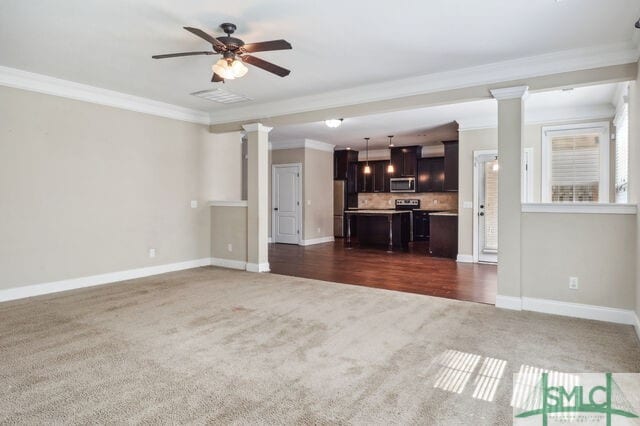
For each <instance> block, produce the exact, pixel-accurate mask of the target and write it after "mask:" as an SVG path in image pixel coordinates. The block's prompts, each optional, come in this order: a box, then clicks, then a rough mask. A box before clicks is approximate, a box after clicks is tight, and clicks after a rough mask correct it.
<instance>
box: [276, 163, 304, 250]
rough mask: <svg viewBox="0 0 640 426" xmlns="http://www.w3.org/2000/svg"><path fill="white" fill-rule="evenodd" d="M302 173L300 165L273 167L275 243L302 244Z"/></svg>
mask: <svg viewBox="0 0 640 426" xmlns="http://www.w3.org/2000/svg"><path fill="white" fill-rule="evenodd" d="M300 171H301V166H300V165H299V164H295V165H276V166H273V184H272V185H273V186H272V194H273V199H272V208H273V227H272V228H273V229H272V231H273V232H272V233H273V242H274V243H286V244H298V243H299V242H300V221H301V218H300Z"/></svg>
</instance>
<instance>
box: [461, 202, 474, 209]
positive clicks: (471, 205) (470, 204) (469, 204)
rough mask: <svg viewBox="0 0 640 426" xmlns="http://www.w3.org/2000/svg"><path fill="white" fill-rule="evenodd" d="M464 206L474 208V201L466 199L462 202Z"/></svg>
mask: <svg viewBox="0 0 640 426" xmlns="http://www.w3.org/2000/svg"><path fill="white" fill-rule="evenodd" d="M462 208H465V209H472V208H473V201H464V202H463V203H462Z"/></svg>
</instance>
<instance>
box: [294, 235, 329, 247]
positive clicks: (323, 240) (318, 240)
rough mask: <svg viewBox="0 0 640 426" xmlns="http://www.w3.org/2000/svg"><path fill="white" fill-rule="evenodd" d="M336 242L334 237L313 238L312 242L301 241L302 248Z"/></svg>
mask: <svg viewBox="0 0 640 426" xmlns="http://www.w3.org/2000/svg"><path fill="white" fill-rule="evenodd" d="M334 241H335V238H334V237H320V238H312V239H310V240H301V241H300V244H299V245H301V246H312V245H314V244H323V243H332V242H334Z"/></svg>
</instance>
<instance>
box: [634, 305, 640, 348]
mask: <svg viewBox="0 0 640 426" xmlns="http://www.w3.org/2000/svg"><path fill="white" fill-rule="evenodd" d="M634 316H635V320H636V323H635V324H634V325H633V328H635V329H636V334H637V335H638V340H639V341H640V316H638V314H637V313H635V312H634Z"/></svg>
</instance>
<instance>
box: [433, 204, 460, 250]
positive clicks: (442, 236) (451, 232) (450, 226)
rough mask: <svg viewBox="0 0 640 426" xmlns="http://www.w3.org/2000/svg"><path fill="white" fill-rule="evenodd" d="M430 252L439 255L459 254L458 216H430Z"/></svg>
mask: <svg viewBox="0 0 640 426" xmlns="http://www.w3.org/2000/svg"><path fill="white" fill-rule="evenodd" d="M429 228H430V231H429V252H430V253H431V254H432V255H433V256H437V257H450V258H452V259H455V258H456V257H457V256H458V216H457V215H445V216H441V215H430V216H429Z"/></svg>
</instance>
